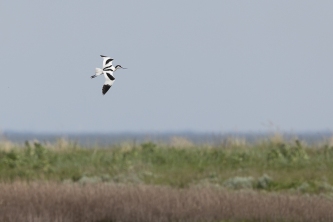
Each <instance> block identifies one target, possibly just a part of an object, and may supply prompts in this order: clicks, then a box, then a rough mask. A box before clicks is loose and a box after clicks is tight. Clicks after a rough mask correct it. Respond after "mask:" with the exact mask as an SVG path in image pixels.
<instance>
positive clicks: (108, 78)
mask: <svg viewBox="0 0 333 222" xmlns="http://www.w3.org/2000/svg"><path fill="white" fill-rule="evenodd" d="M101 57H102V58H103V68H102V69H100V68H96V69H95V75H93V76H91V78H92V79H93V78H95V77H97V76H99V75H102V74H104V77H105V82H104V85H103V88H102V93H103V95H105V93H106V92H107V91H108V90H109V89H110V88H111V86H112V84H113V83H114V81H115V78H114V76H113V73H114V72H115V71H117V69H126V68H123V67H122V66H121V65H116V66H113V65H112V61H113V59H112V58H111V57H108V56H103V55H101Z"/></svg>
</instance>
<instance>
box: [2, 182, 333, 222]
mask: <svg viewBox="0 0 333 222" xmlns="http://www.w3.org/2000/svg"><path fill="white" fill-rule="evenodd" d="M332 209H333V201H332V200H329V199H327V198H324V197H319V196H301V195H287V194H267V193H258V192H253V191H241V192H239V191H238V192H230V191H226V190H221V189H215V188H212V187H205V188H194V187H192V188H188V189H175V188H169V187H157V186H148V185H138V186H133V185H115V184H103V183H100V184H94V185H85V186H81V185H78V184H60V183H45V182H43V183H42V182H39V183H37V182H33V183H30V184H27V183H21V182H15V183H8V184H4V183H2V184H0V221H7V222H12V221H20V222H21V221H34V222H35V221H43V222H47V221H58V222H60V221H80V222H84V221H89V222H90V221H96V222H97V221H99V222H102V221H103V222H107V221H109V222H111V221H113V222H114V221H123V222H124V221H131V222H133V221H145V222H149V221H154V222H156V221H304V222H305V221H309V222H313V221H317V222H319V221H333V211H332Z"/></svg>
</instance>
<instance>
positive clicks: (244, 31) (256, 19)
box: [0, 0, 333, 132]
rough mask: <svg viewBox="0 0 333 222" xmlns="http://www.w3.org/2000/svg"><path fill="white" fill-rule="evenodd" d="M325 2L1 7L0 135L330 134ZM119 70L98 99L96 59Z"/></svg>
mask: <svg viewBox="0 0 333 222" xmlns="http://www.w3.org/2000/svg"><path fill="white" fill-rule="evenodd" d="M332 11H333V1H331V0H328V1H305V0H294V1H290V0H285V1H281V0H278V1H222V0H221V1H220V0H215V1H213V0H212V1H201V0H182V1H174V0H172V1H153V0H150V1H134V0H132V1H78V0H76V1H44V0H43V1H42V0H39V1H37V0H35V1H2V2H1V3H0V27H1V29H0V98H1V103H0V106H1V107H0V130H3V131H6V130H15V131H34V132H124V131H130V132H142V131H155V132H156V131H159V132H163V131H182V130H192V131H199V132H207V131H209V132H228V131H238V132H244V131H265V130H270V129H271V128H270V127H271V126H269V125H270V124H273V127H276V128H279V129H280V130H285V131H307V130H311V131H316V130H332V128H333V28H332V24H333V13H332ZM101 54H102V55H107V56H111V57H113V58H114V64H115V65H116V64H121V65H122V66H124V67H127V68H128V69H127V70H118V71H117V72H116V73H115V77H116V81H115V83H114V85H113V86H112V88H111V89H110V90H109V92H108V93H107V94H106V95H105V96H103V95H102V85H103V83H104V77H103V76H100V77H98V78H95V79H90V76H91V75H93V74H94V70H95V68H96V67H101V66H102V59H101V58H100V55H101Z"/></svg>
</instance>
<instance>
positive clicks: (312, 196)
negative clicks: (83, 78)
mask: <svg viewBox="0 0 333 222" xmlns="http://www.w3.org/2000/svg"><path fill="white" fill-rule="evenodd" d="M332 160H333V146H332V144H331V143H330V141H329V140H327V141H323V142H321V143H318V144H312V145H307V144H305V143H304V142H302V141H299V140H291V141H284V140H283V139H281V138H276V137H275V138H268V139H266V140H261V141H257V142H255V143H247V142H246V141H244V140H238V139H228V140H225V141H224V142H222V143H220V144H216V145H211V144H210V145H209V144H207V145H196V144H193V143H191V141H187V140H186V139H183V138H178V139H176V140H174V141H173V143H170V144H166V143H160V144H159V143H153V142H145V143H142V144H135V143H131V142H128V143H121V144H118V145H112V146H94V147H90V148H86V147H80V146H79V145H77V144H75V143H72V142H68V141H64V140H59V141H58V142H57V143H53V144H49V143H40V142H37V141H30V142H26V143H25V144H21V145H20V144H13V143H10V142H8V141H5V142H2V143H1V144H0V181H1V183H0V191H1V192H0V204H1V205H0V206H2V207H1V211H2V212H1V213H0V215H2V218H1V221H22V218H30V219H29V220H30V221H332V220H333V213H332V211H331V210H330V209H333V186H332V184H333V161H332ZM29 220H28V221H29Z"/></svg>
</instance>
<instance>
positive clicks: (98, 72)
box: [95, 68, 103, 75]
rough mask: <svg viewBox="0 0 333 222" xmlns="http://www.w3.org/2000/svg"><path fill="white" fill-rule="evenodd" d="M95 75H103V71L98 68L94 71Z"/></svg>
mask: <svg viewBox="0 0 333 222" xmlns="http://www.w3.org/2000/svg"><path fill="white" fill-rule="evenodd" d="M95 73H96V75H100V74H102V73H103V70H102V69H100V68H96V69H95Z"/></svg>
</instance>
